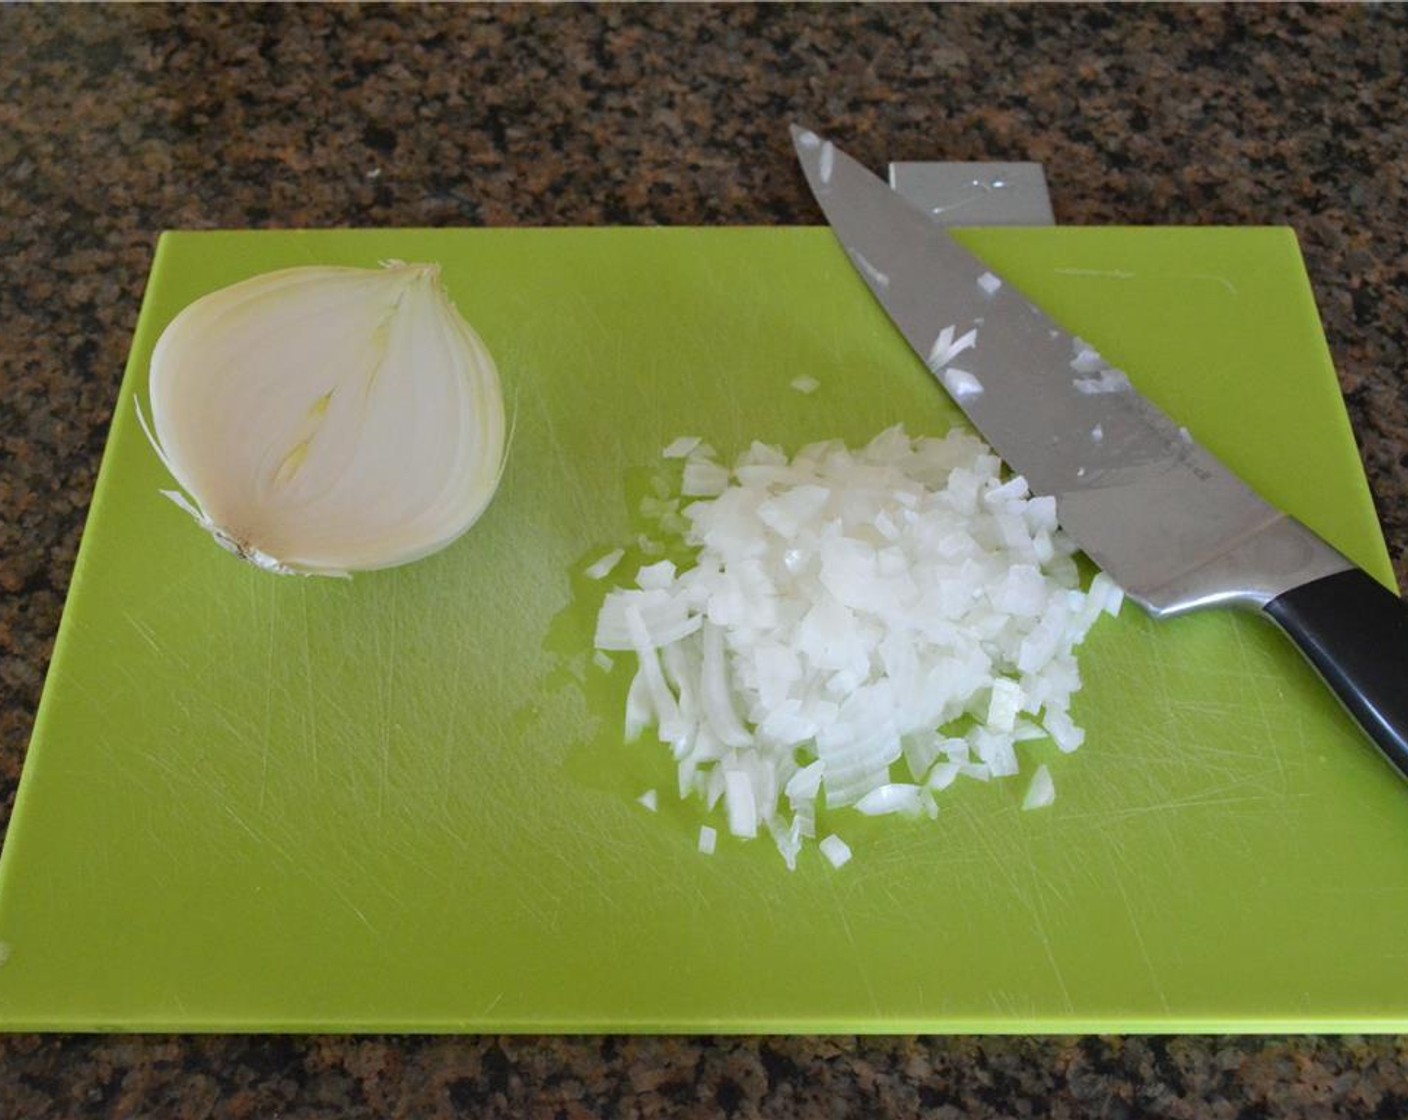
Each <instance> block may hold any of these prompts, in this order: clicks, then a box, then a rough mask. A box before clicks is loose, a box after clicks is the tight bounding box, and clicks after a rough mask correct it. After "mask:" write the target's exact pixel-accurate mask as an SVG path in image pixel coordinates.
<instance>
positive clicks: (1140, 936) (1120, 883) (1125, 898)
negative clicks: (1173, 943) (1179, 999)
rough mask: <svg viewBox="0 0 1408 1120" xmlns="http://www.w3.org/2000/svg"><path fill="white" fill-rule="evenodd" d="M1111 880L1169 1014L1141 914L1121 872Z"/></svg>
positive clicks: (1154, 986)
mask: <svg viewBox="0 0 1408 1120" xmlns="http://www.w3.org/2000/svg"><path fill="white" fill-rule="evenodd" d="M1110 880H1111V881H1112V882H1113V883H1114V884H1115V889H1116V890H1117V891H1118V892H1119V896H1120V901H1121V902H1123V903H1124V912H1125V916H1126V918H1128V920H1129V929H1130V932H1131V933H1132V934H1133V935H1134V944H1135V947H1136V948H1137V949H1138V950H1139V959H1140V960H1141V961H1142V962H1143V963H1144V970H1145V971H1146V972H1147V973H1148V974H1149V982H1150V983H1151V984H1152V985H1153V988H1154V994H1155V996H1156V997H1157V998H1158V1001H1159V1006H1160V1007H1161V1008H1162V1009H1163V1011H1164V1013H1165V1014H1167V1013H1168V1012H1169V1010H1170V1008H1169V1002H1168V996H1167V994H1165V992H1164V985H1163V981H1162V979H1160V977H1159V970H1158V968H1157V967H1156V966H1155V965H1154V958H1153V957H1152V956H1151V955H1150V954H1149V944H1148V942H1146V941H1145V940H1144V930H1143V929H1142V928H1141V926H1140V922H1139V915H1138V914H1137V913H1136V911H1135V907H1134V903H1133V902H1132V901H1131V900H1130V897H1129V891H1128V890H1126V889H1125V885H1124V877H1123V876H1122V875H1119V874H1115V875H1112V876H1110Z"/></svg>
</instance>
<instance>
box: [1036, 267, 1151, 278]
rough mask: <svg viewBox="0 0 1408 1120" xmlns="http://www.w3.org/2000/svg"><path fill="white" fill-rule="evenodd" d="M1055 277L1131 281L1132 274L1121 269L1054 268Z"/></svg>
mask: <svg viewBox="0 0 1408 1120" xmlns="http://www.w3.org/2000/svg"><path fill="white" fill-rule="evenodd" d="M1052 271H1053V272H1055V273H1056V275H1057V276H1086V277H1092V278H1095V279H1100V280H1133V279H1134V273H1132V272H1127V271H1125V270H1124V269H1122V268H1056V269H1052Z"/></svg>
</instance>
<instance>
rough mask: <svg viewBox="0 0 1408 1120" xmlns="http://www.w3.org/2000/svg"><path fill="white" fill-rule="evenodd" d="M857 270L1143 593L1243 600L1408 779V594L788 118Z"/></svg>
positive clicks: (1088, 545) (992, 432)
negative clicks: (1351, 556)
mask: <svg viewBox="0 0 1408 1120" xmlns="http://www.w3.org/2000/svg"><path fill="white" fill-rule="evenodd" d="M792 142H793V147H794V149H795V150H796V153H797V158H798V161H799V162H800V164H801V167H802V171H803V174H804V175H805V176H806V179H807V183H808V185H809V187H810V188H811V191H812V194H813V195H814V196H815V198H816V200H817V203H818V205H820V207H821V209H822V212H823V213H824V214H825V216H826V220H827V222H828V224H829V225H830V226H831V229H832V231H833V232H834V233H835V234H836V237H837V239H838V240H839V241H840V243H841V246H842V247H843V248H844V249H845V251H846V253H847V255H848V256H849V257H850V260H851V263H852V264H853V265H854V266H855V269H856V272H857V273H858V275H859V276H860V278H861V279H862V280H863V281H864V282H865V284H866V286H867V287H868V288H869V289H870V291H871V293H872V294H873V295H874V296H875V298H876V299H877V300H878V301H879V303H880V305H881V306H882V307H883V308H884V309H885V311H886V313H887V314H888V315H889V316H890V318H891V320H892V321H893V322H894V324H895V325H896V327H898V328H899V330H900V332H901V333H902V334H903V335H904V337H905V339H906V340H907V341H908V342H909V345H910V346H911V348H913V350H914V351H915V353H917V354H918V355H919V357H920V358H921V359H922V360H923V361H924V364H925V365H926V366H927V367H928V369H929V371H930V372H931V373H932V374H933V375H934V377H935V378H936V379H937V380H938V381H939V382H940V383H941V384H942V385H943V386H944V388H945V389H947V390H948V392H949V395H950V396H951V397H952V398H953V400H954V402H955V403H956V404H957V405H958V407H959V408H960V409H961V410H962V411H963V413H964V414H965V415H966V416H967V417H968V419H969V420H970V421H971V422H972V423H973V426H974V427H976V428H977V429H978V431H979V432H981V433H982V435H983V437H984V438H985V439H986V440H987V441H988V443H989V444H991V445H992V447H993V449H994V450H995V451H996V452H997V453H998V454H999V455H1000V456H1001V457H1002V459H1003V460H1004V461H1005V462H1006V463H1007V464H1008V466H1009V467H1011V468H1012V469H1013V470H1014V471H1015V472H1017V473H1019V474H1021V475H1023V476H1024V477H1025V478H1026V480H1027V483H1028V485H1029V486H1030V487H1031V489H1032V490H1033V492H1035V493H1039V494H1049V495H1051V496H1053V497H1054V498H1055V499H1056V505H1057V512H1058V517H1059V519H1060V522H1061V525H1062V527H1063V528H1064V529H1065V530H1066V531H1067V532H1068V533H1069V534H1070V535H1071V537H1072V538H1073V539H1074V540H1075V541H1076V543H1077V544H1079V545H1080V547H1081V549H1082V550H1083V551H1084V552H1085V553H1086V554H1087V555H1088V556H1089V557H1090V558H1091V559H1092V560H1093V561H1094V562H1095V563H1096V564H1098V565H1099V566H1100V567H1101V568H1103V569H1104V570H1105V571H1106V572H1108V573H1109V575H1110V576H1111V578H1113V579H1114V580H1115V581H1116V582H1117V583H1119V584H1120V585H1121V587H1123V588H1124V590H1125V593H1126V594H1127V595H1129V597H1130V598H1132V599H1133V600H1134V601H1135V602H1137V603H1138V604H1139V605H1140V606H1141V607H1143V608H1144V609H1145V610H1147V611H1148V612H1149V613H1151V614H1152V615H1154V616H1155V617H1167V616H1171V615H1176V614H1180V613H1182V612H1185V611H1190V610H1196V609H1200V608H1205V607H1215V606H1228V607H1240V608H1245V609H1250V610H1254V611H1257V612H1259V613H1261V614H1262V615H1264V616H1265V617H1267V618H1269V619H1271V620H1272V621H1273V622H1275V623H1276V624H1277V625H1278V626H1279V627H1280V628H1281V629H1282V630H1283V631H1284V632H1285V633H1286V634H1287V635H1288V636H1289V637H1290V639H1291V640H1292V641H1293V642H1294V643H1295V644H1296V646H1297V648H1299V649H1300V651H1301V652H1302V653H1303V654H1304V655H1305V656H1306V657H1307V658H1308V659H1309V661H1310V663H1311V664H1312V665H1313V666H1314V667H1315V669H1316V671H1317V672H1318V673H1319V674H1320V676H1321V677H1322V678H1323V679H1324V680H1325V682H1326V684H1328V685H1329V686H1330V688H1331V689H1332V690H1333V691H1334V693H1335V695H1336V696H1337V697H1338V698H1339V700H1340V701H1341V703H1342V704H1343V705H1344V706H1345V707H1346V709H1347V710H1348V711H1349V713H1350V714H1351V715H1352V716H1353V717H1354V718H1355V719H1356V720H1357V721H1358V722H1359V723H1360V725H1361V726H1362V727H1363V728H1364V730H1365V731H1366V732H1367V733H1368V735H1369V737H1370V738H1371V739H1372V740H1373V742H1374V743H1375V744H1376V745H1377V746H1378V747H1379V749H1380V750H1381V751H1382V752H1383V754H1384V756H1385V757H1386V758H1387V759H1388V761H1389V762H1390V763H1392V764H1393V766H1394V767H1395V768H1396V769H1397V770H1398V771H1399V773H1400V774H1401V775H1403V776H1404V777H1408V608H1405V606H1404V604H1403V602H1402V601H1401V600H1400V599H1399V598H1398V596H1396V595H1394V594H1393V593H1392V592H1391V591H1389V590H1387V589H1386V588H1384V587H1383V586H1382V585H1381V584H1379V583H1378V582H1377V581H1376V580H1374V579H1373V578H1372V577H1371V576H1369V575H1368V574H1367V573H1366V572H1364V571H1362V570H1361V569H1359V568H1357V567H1356V566H1355V565H1354V564H1353V563H1352V562H1351V561H1350V560H1348V559H1346V558H1345V557H1344V556H1343V555H1341V554H1340V552H1338V551H1337V550H1336V549H1335V548H1333V547H1332V546H1331V545H1330V544H1328V543H1327V542H1326V541H1324V540H1322V539H1321V538H1320V537H1319V536H1317V535H1316V534H1315V533H1314V532H1313V531H1311V530H1310V529H1309V528H1307V527H1306V526H1305V525H1303V524H1301V523H1300V522H1299V521H1297V520H1295V519H1294V518H1292V517H1290V516H1289V515H1288V514H1286V513H1284V512H1283V511H1281V510H1279V509H1277V508H1275V507H1274V506H1272V505H1271V504H1270V503H1268V502H1266V501H1265V500H1264V499H1262V498H1261V497H1260V496H1259V495H1258V494H1257V493H1256V492H1255V491H1253V490H1252V489H1251V487H1249V486H1247V484H1246V483H1244V482H1243V481H1242V480H1241V479H1240V478H1238V477H1237V476H1236V475H1235V474H1234V473H1233V472H1232V471H1230V470H1229V469H1228V468H1227V467H1226V466H1224V465H1223V464H1222V463H1221V462H1220V461H1219V460H1218V459H1217V458H1216V457H1215V456H1214V455H1213V454H1212V453H1211V452H1209V451H1208V450H1207V449H1206V448H1204V447H1202V446H1201V445H1200V444H1198V443H1197V442H1196V441H1195V440H1194V439H1193V438H1192V437H1191V436H1190V435H1189V433H1188V431H1187V429H1185V428H1181V427H1180V426H1179V425H1178V424H1177V423H1176V422H1175V421H1174V420H1172V419H1171V418H1169V417H1168V416H1167V415H1165V414H1164V412H1163V411H1162V410H1161V409H1159V408H1158V407H1157V406H1156V405H1155V404H1153V403H1152V402H1151V401H1149V400H1147V399H1146V398H1145V397H1143V396H1141V395H1140V393H1139V392H1138V391H1137V389H1136V387H1135V385H1134V382H1133V381H1132V380H1131V379H1130V377H1129V375H1128V374H1126V373H1125V371H1123V370H1120V369H1117V368H1115V367H1113V366H1112V365H1110V364H1109V363H1108V362H1106V361H1105V360H1104V359H1103V358H1102V357H1101V356H1100V353H1099V351H1098V350H1097V349H1096V348H1095V347H1094V346H1092V345H1090V344H1089V343H1087V342H1086V341H1084V340H1082V339H1081V338H1079V337H1077V336H1076V335H1074V334H1072V333H1070V332H1069V331H1067V330H1066V329H1065V328H1064V327H1062V326H1061V325H1060V324H1059V323H1057V322H1055V321H1054V320H1052V319H1051V318H1050V317H1049V316H1047V315H1046V313H1045V312H1043V311H1042V310H1041V309H1040V308H1039V307H1037V306H1036V305H1035V304H1034V303H1032V302H1031V301H1030V300H1029V299H1027V297H1026V296H1024V295H1023V294H1022V293H1021V292H1020V291H1018V290H1017V288H1016V287H1014V286H1013V285H1012V284H1011V283H1010V282H1008V281H1007V280H1005V279H1003V278H1002V277H1000V276H998V275H997V274H996V273H994V272H993V271H992V270H991V269H989V268H988V267H987V265H985V264H984V263H983V262H982V261H981V260H980V259H979V258H978V257H976V256H975V255H973V254H972V253H970V252H969V251H968V250H967V249H965V248H964V247H963V246H961V245H960V244H959V243H958V242H957V241H955V240H954V239H953V238H952V237H951V236H950V235H949V234H948V232H947V231H946V230H945V229H944V228H942V227H941V226H939V225H937V224H936V223H934V222H933V221H932V220H930V218H929V217H928V215H926V214H925V213H924V212H923V211H922V210H920V209H918V208H917V207H915V206H913V205H912V204H911V203H909V202H908V201H907V200H906V199H904V198H903V197H901V196H900V195H899V194H898V193H896V192H895V191H894V190H892V189H891V188H890V187H889V186H888V185H887V184H886V183H885V182H884V180H882V179H880V178H879V177H878V176H876V175H874V174H872V173H871V172H870V171H869V170H867V169H866V168H865V167H864V166H863V165H862V164H860V163H859V162H857V161H856V160H855V159H853V158H851V157H850V156H849V155H847V154H846V153H845V152H843V151H842V150H841V149H840V148H839V147H837V146H836V145H835V144H834V143H833V142H831V141H830V140H827V139H825V138H823V137H821V136H818V135H817V134H816V133H815V132H812V131H811V130H809V129H805V128H802V127H799V126H797V125H793V126H792Z"/></svg>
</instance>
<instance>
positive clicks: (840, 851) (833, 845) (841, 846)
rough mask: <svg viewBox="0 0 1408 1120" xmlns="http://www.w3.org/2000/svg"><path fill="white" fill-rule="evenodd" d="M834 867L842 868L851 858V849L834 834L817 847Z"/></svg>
mask: <svg viewBox="0 0 1408 1120" xmlns="http://www.w3.org/2000/svg"><path fill="white" fill-rule="evenodd" d="M817 847H818V848H820V849H821V854H822V855H824V856H825V857H826V858H827V861H828V862H829V863H830V864H831V866H832V867H841V866H842V865H844V864H846V863H848V862H849V861H850V858H851V847H850V845H849V844H847V843H846V842H845V841H844V840H842V839H841V838H840V837H839V836H837V835H836V834H835V833H834V832H833V833H832V834H831V835H830V836H828V837H826V839H824V840H823V841H822V842H821V843H820V844H818V845H817Z"/></svg>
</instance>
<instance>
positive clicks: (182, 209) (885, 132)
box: [0, 5, 1408, 1118]
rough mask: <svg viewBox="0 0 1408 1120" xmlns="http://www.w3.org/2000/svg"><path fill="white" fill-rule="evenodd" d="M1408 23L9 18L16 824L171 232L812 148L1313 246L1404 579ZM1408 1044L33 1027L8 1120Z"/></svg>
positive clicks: (710, 1108)
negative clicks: (972, 164) (89, 514)
mask: <svg viewBox="0 0 1408 1120" xmlns="http://www.w3.org/2000/svg"><path fill="white" fill-rule="evenodd" d="M1406 48H1408V11H1405V9H1403V8H1398V7H1392V6H1385V7H1378V6H1328V7H1319V6H1317V7H1309V8H1302V7H1296V6H1252V5H1233V6H1216V7H1213V6H1192V5H1189V6H1183V5H1179V6H1157V5H1154V6H1128V7H1106V6H1102V5H1092V6H1049V7H1048V6H1039V7H1027V6H1017V7H987V6H954V7H948V6H942V7H934V8H930V7H913V6H891V5H883V6H858V7H852V6H824V7H817V6H801V7H791V6H763V7H752V6H723V7H714V6H691V7H663V6H662V7H654V6H622V7H591V6H565V7H537V6H523V7H519V6H492V7H480V6H443V7H419V6H417V7H410V6H405V7H401V6H396V7H341V6H338V7H324V6H318V5H308V6H302V5H300V6H272V7H262V6H253V7H245V6H212V7H189V8H188V7H181V6H131V7H128V6H113V7H88V6H72V7H71V6H5V7H4V8H0V245H3V249H4V252H3V256H0V270H3V283H0V379H3V380H2V381H0V384H2V385H3V392H0V441H3V442H2V443H0V447H3V452H0V689H3V692H2V693H0V695H3V707H0V805H2V806H3V808H0V820H5V819H8V812H9V807H10V806H11V804H12V803H13V797H14V791H15V786H16V782H17V781H18V778H19V774H20V767H21V764H22V762H23V759H24V754H25V747H26V744H27V742H28V740H29V735H30V731H31V729H32V726H33V719H34V713H35V709H36V706H37V704H38V700H39V694H40V687H41V684H42V681H43V677H44V672H45V667H46V664H47V661H48V657H49V653H50V650H51V647H52V643H53V639H54V635H55V632H56V630H57V627H58V622H59V614H60V609H61V607H62V604H63V600H64V595H65V591H66V588H67V585H68V581H69V578H70V574H71V571H72V568H73V562H74V556H75V550H76V547H77V544H78V540H79V536H80V533H81V530H82V527H83V522H84V516H85V512H86V508H87V504H88V502H89V499H90V496H91V493H92V488H93V482H94V478H95V475H96V471H97V467H98V462H99V457H100V455H101V453H102V449H103V444H104V440H105V437H106V433H107V428H108V424H109V421H110V420H111V417H112V407H113V402H114V399H115V397H116V393H117V387H118V383H119V380H120V377H121V374H122V369H123V364H124V361H125V358H126V353H127V348H128V345H129V343H130V340H131V334H132V329H133V326H134V324H135V321H136V317H137V312H138V307H139V304H140V300H141V294H142V290H143V285H144V282H145V279H146V276H147V272H148V269H149V267H150V264H151V259H152V252H153V248H154V244H155V238H156V235H157V233H158V232H159V231H160V230H162V229H165V228H188V229H197V228H210V227H256V228H259V227H305V226H374V225H400V226H407V225H448V224H456V225H501V226H510V225H565V224H606V223H616V224H652V223H655V224H667V225H685V224H705V225H713V224H725V223H812V222H816V221H818V220H819V214H818V212H817V211H816V209H815V207H814V205H813V203H812V201H811V199H810V198H809V196H808V194H807V192H806V188H805V186H804V184H803V182H802V179H801V177H800V176H799V175H798V174H797V172H796V170H795V169H794V166H793V163H792V159H791V156H790V154H789V152H788V151H787V149H786V146H785V145H784V144H779V142H778V129H779V127H780V124H781V123H782V122H784V121H785V120H787V119H789V118H794V117H796V118H801V119H805V120H809V121H812V122H816V123H817V124H819V125H823V126H825V127H826V128H827V129H828V130H829V131H831V132H833V133H834V134H836V135H837V136H838V137H844V138H845V140H846V142H847V145H848V147H850V148H851V149H853V150H854V152H855V154H856V155H858V156H859V157H860V158H862V159H864V160H866V161H867V162H869V163H870V164H871V165H873V166H879V165H883V164H884V163H885V162H886V161H887V160H890V159H933V158H940V157H942V158H948V159H1026V160H1039V161H1042V162H1043V163H1044V164H1045V165H1046V169H1047V174H1048V178H1049V181H1050V185H1051V190H1052V195H1053V201H1054V206H1055V210H1056V215H1057V220H1058V221H1060V222H1062V223H1072V224H1081V223H1088V224H1100V223H1124V224H1155V225H1158V224H1190V223H1199V224H1212V223H1229V224H1239V223H1247V224H1286V225H1290V226H1292V227H1294V228H1295V230H1296V232H1297V233H1298V234H1299V236H1300V240H1301V244H1302V247H1303V251H1304V253H1305V257H1306V262H1307V266H1308V269H1309V273H1310V277H1311V280H1312V283H1313V285H1314V289H1315V294H1316V297H1317V299H1318V301H1319V305H1320V309H1321V313H1322V316H1323V319H1324V324H1325V330H1326V334H1327V337H1328V339H1329V344H1330V349H1331V352H1332V353H1333V355H1334V359H1335V362H1336V366H1337V369H1338V372H1339V376H1340V379H1341V383H1342V386H1343V389H1344V393H1345V399H1346V401H1347V403H1348V408H1349V414H1350V417H1351V420H1352V423H1353V427H1354V430H1355V433H1356V435H1357V437H1358V439H1359V443H1360V448H1361V451H1362V456H1363V461H1364V465H1365V469H1366V471H1367V474H1368V477H1369V481H1370V484H1371V487H1372V491H1373V494H1374V497H1375V499H1376V501H1377V504H1378V509H1379V513H1380V516H1381V518H1382V521H1383V525H1384V531H1385V535H1386V538H1387V540H1388V545H1389V550H1390V553H1391V555H1392V557H1393V559H1394V563H1395V568H1396V571H1397V573H1398V576H1399V580H1400V582H1401V583H1405V584H1408V380H1406V379H1405V378H1408V374H1405V369H1406V368H1408V365H1406V363H1408V329H1405V326H1404V324H1405V322H1408V255H1405V248H1404V246H1405V244H1406V243H1408V234H1405V231H1408V155H1405V153H1408V113H1405V108H1406V107H1408V106H1406V105H1405V98H1404V96H1403V92H1402V90H1403V87H1402V84H1401V83H1402V75H1403V73H1404V72H1405V68H1408V58H1405V49H1406ZM1405 1112H1408V1049H1405V1044H1404V1042H1403V1041H1402V1040H1399V1039H1395V1038H1378V1037H1375V1038H1367V1039H1366V1038H1354V1037H1351V1038H1239V1037H1183V1038H1146V1037H1090V1038H1057V1039H1029V1038H958V1039H955V1038H927V1037H922V1038H899V1039H890V1038H861V1039H857V1038H850V1037H841V1038H814V1039H809V1038H771V1039H753V1038H722V1039H717V1038H716V1039H707V1038H705V1039H671V1038H667V1039H655V1038H560V1039H554V1038H547V1039H544V1038H532V1037H506V1038H472V1039H449V1038H413V1039H402V1038H385V1037H378V1038H367V1037H346V1038H341V1037H253V1038H241V1037H231V1038H223V1037H127V1036H116V1037H105V1036H73V1037H65V1036H8V1037H3V1038H0V1115H4V1116H14V1117H30V1118H39V1117H58V1116H69V1115H78V1114H83V1115H103V1116H113V1117H137V1116H141V1117H157V1116H183V1117H203V1116H211V1117H217V1116H218V1117H256V1116H257V1117H272V1116H281V1117H290V1118H292V1117H313V1116H341V1117H361V1116H381V1115H396V1116H418V1117H419V1116H449V1115H455V1114H474V1115H493V1116H531V1117H559V1116H560V1117H585V1116H597V1115H611V1116H618V1115H619V1116H655V1115H664V1114H683V1115H691V1116H694V1115H699V1116H703V1115H732V1116H759V1115H767V1116H771V1117H787V1116H814V1115H823V1114H824V1115H861V1114H864V1115H874V1116H901V1115H904V1116H910V1115H916V1114H920V1113H923V1114H924V1115H931V1116H940V1117H943V1116H952V1117H956V1116H960V1115H961V1116H994V1117H995V1116H1025V1115H1033V1116H1079V1115H1100V1116H1108V1117H1118V1116H1133V1115H1160V1116H1169V1117H1184V1116H1187V1117H1192V1116H1212V1117H1269V1116H1331V1115H1335V1116H1364V1117H1368V1116H1400V1115H1404V1114H1405Z"/></svg>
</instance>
